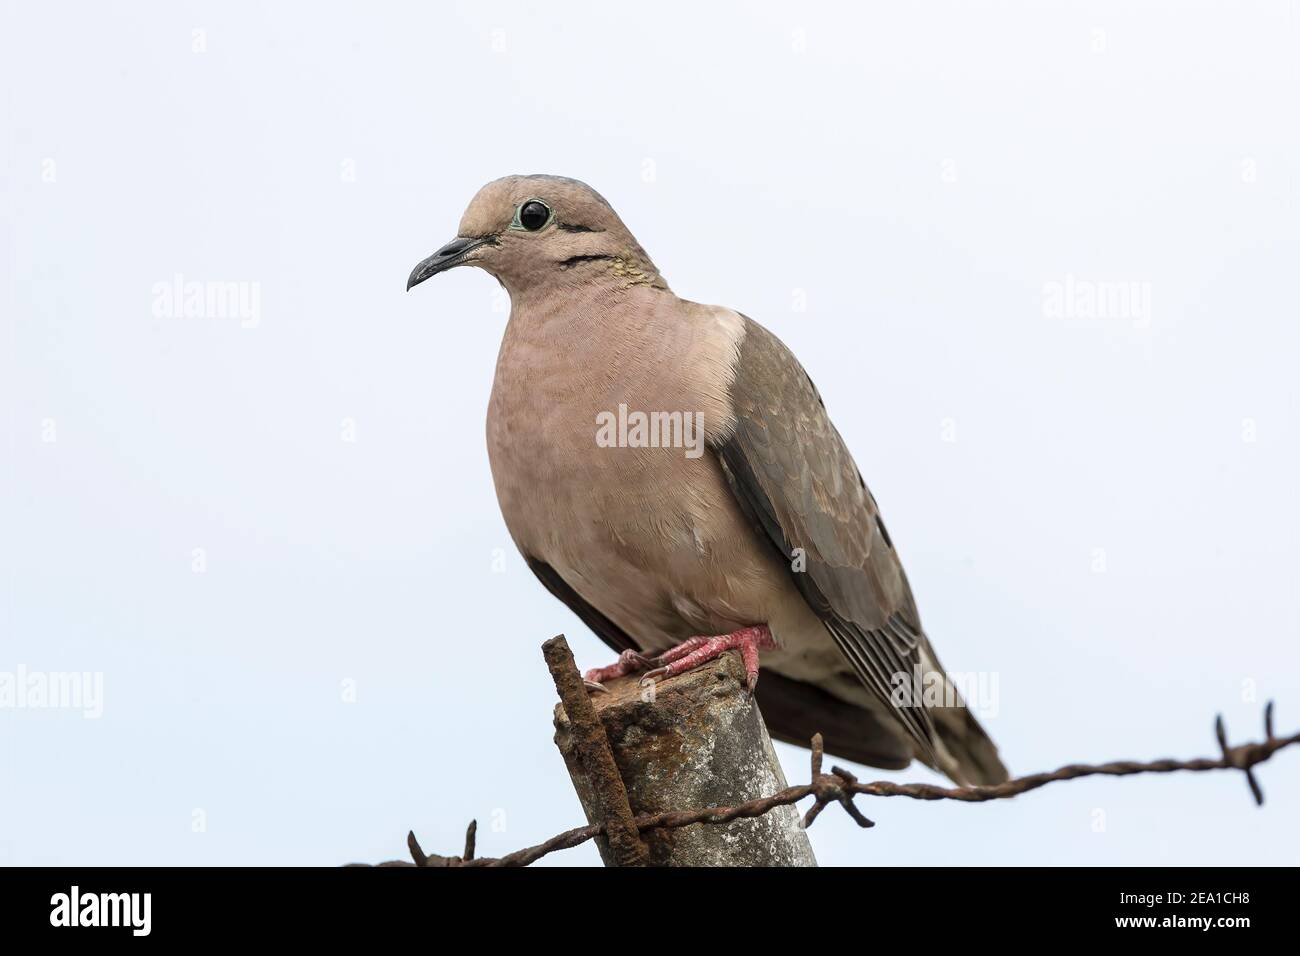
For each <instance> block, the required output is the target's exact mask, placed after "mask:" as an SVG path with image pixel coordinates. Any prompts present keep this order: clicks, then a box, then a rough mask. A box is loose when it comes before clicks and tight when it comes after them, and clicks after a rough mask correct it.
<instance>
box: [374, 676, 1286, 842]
mask: <svg viewBox="0 0 1300 956" xmlns="http://www.w3.org/2000/svg"><path fill="white" fill-rule="evenodd" d="M584 693H585V692H584ZM1214 732H1215V737H1216V739H1217V740H1218V744H1219V751H1220V755H1219V756H1218V757H1198V758H1195V759H1192V760H1173V759H1162V760H1151V761H1134V760H1116V761H1111V762H1109V763H1102V764H1067V765H1066V766H1064V767H1060V768H1058V769H1056V770H1053V771H1051V772H1050V773H1035V774H1029V775H1027V776H1024V777H1016V778H1015V779H1013V780H1008V781H1006V782H1005V783H999V784H993V785H991V786H975V787H940V786H934V785H932V784H926V783H891V782H889V781H876V782H873V783H862V782H860V781H859V780H858V779H857V777H855V776H854V775H853V774H851V773H849V772H848V771H847V770H844V769H843V768H841V767H836V766H832V767H831V769H830V772H829V773H825V772H823V770H822V764H823V762H824V760H823V758H824V751H823V745H822V736H821V734H817V735H816V736H814V737H813V739H812V743H811V748H812V758H811V777H810V781H809V782H808V783H805V784H800V785H799V786H794V787H786V788H785V789H784V790H781V791H778V792H777V793H774V794H772V795H771V796H769V797H761V798H759V799H756V800H750V801H747V802H745V803H740V804H737V805H736V806H732V807H705V808H702V809H697V810H676V811H671V812H667V813H655V814H642V815H640V816H637V817H634V818H633V819H632V821H631V822H632V823H633V824H634V825H635V827H636V831H637V832H638V833H641V834H644V833H647V832H648V831H651V830H657V829H664V828H677V827H688V826H695V825H697V824H704V825H717V824H724V823H730V822H731V821H733V820H740V819H747V818H750V817H759V816H762V815H763V814H765V813H768V812H769V811H771V810H774V809H776V808H777V807H784V806H789V805H791V804H795V803H798V802H799V801H800V800H803V799H805V798H807V797H812V798H813V805H812V806H811V807H809V808H808V811H807V813H805V814H804V817H803V825H804V827H809V826H811V825H812V823H813V821H815V820H816V819H817V817H818V816H819V815H820V814H821V812H822V810H824V809H825V808H826V807H828V806H830V805H831V804H832V803H838V804H839V805H840V806H841V807H842V808H843V809H844V811H845V812H846V813H847V814H848V815H849V816H850V817H852V818H853V820H854V822H855V823H857V824H858V826H860V827H871V826H874V825H875V824H874V823H873V822H872V821H871V820H869V819H868V818H867V817H866V816H865V815H863V813H862V812H861V811H860V810H859V809H858V807H857V806H856V805H855V804H854V802H853V798H854V797H857V796H868V797H908V798H911V799H913V800H957V801H961V802H964V803H984V802H986V801H989V800H1007V799H1010V798H1012V797H1018V796H1020V795H1021V794H1023V793H1028V792H1029V791H1031V790H1037V789H1039V788H1040V787H1045V786H1047V785H1048V784H1049V783H1057V782H1060V781H1065V780H1078V779H1080V778H1083V777H1099V776H1100V777H1129V776H1134V775H1136V774H1146V773H1175V772H1178V771H1184V770H1185V771H1190V772H1205V771H1211V770H1239V771H1241V772H1242V773H1244V774H1245V776H1246V782H1247V784H1248V786H1249V787H1250V792H1251V795H1252V796H1253V797H1254V799H1255V803H1256V804H1259V805H1262V804H1263V802H1264V792H1263V790H1262V789H1261V788H1260V785H1259V781H1258V780H1256V778H1255V774H1254V768H1255V767H1256V766H1258V765H1259V764H1261V763H1263V762H1264V761H1266V760H1268V759H1269V758H1271V757H1272V756H1273V755H1274V754H1275V753H1277V752H1278V751H1279V750H1282V749H1284V748H1286V747H1290V746H1293V745H1294V744H1297V743H1300V733H1295V734H1291V735H1290V736H1287V737H1278V736H1277V735H1276V734H1274V732H1273V702H1272V701H1269V703H1268V704H1267V706H1265V708H1264V739H1263V740H1262V741H1254V742H1250V743H1244V744H1238V745H1237V746H1235V747H1233V746H1229V744H1228V735H1227V730H1226V728H1225V727H1224V723H1223V717H1222V716H1221V715H1220V716H1218V717H1216V718H1215V722H1214ZM475 832H476V823H475V822H471V823H470V825H469V829H468V831H467V832H466V835H465V850H464V852H463V853H462V855H461V856H440V855H438V854H436V853H435V854H430V853H425V852H424V851H423V850H422V849H421V848H420V844H419V841H417V840H416V838H415V833H414V832H411V833H409V834H407V846H408V848H409V849H410V851H411V858H412V860H413V863H407V862H406V861H393V862H391V863H381V864H379V865H380V866H434V867H442V866H528V865H529V864H530V863H535V862H536V861H537V860H540V859H541V858H542V857H544V856H546V855H548V854H550V853H554V852H556V851H558V850H567V849H571V848H573V847H576V846H580V845H582V844H583V843H586V842H587V841H588V840H591V839H594V838H595V837H597V836H600V835H601V834H602V833H605V832H606V825H605V824H604V823H592V824H589V825H587V826H585V827H577V828H575V829H572V830H566V831H565V832H564V833H560V834H557V835H556V836H553V837H551V838H550V839H549V840H547V841H545V842H544V843H539V844H537V845H536V846H530V847H526V848H524V849H522V850H516V851H515V852H514V853H509V854H507V855H505V856H502V857H475V855H474V847H475Z"/></svg>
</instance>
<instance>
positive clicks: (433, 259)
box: [406, 236, 492, 292]
mask: <svg viewBox="0 0 1300 956" xmlns="http://www.w3.org/2000/svg"><path fill="white" fill-rule="evenodd" d="M491 241H492V237H491V236H484V237H483V238H481V239H470V238H467V237H465V236H457V237H456V238H455V239H453V240H452V241H451V242H449V243H447V244H446V245H445V246H443V247H442V248H441V249H439V250H438V251H437V252H435V253H434V254H433V255H431V256H429V258H427V259H425V260H424V261H423V262H421V263H420V264H419V265H417V266H416V267H415V268H414V269H412V270H411V277H410V278H409V279H407V280H406V291H407V292H410V291H411V289H413V288H414V287H415V286H417V285H419V284H420V283H421V282H423V281H424V280H425V279H427V278H429V277H430V276H436V275H437V274H438V273H439V272H446V271H447V270H448V269H451V268H453V267H454V266H458V265H460V264H461V263H462V262H464V261H465V257H466V256H467V255H469V254H470V253H471V252H472V251H474V250H475V249H477V248H478V247H479V246H481V245H484V244H485V243H488V242H491Z"/></svg>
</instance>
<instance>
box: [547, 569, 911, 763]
mask: <svg viewBox="0 0 1300 956" xmlns="http://www.w3.org/2000/svg"><path fill="white" fill-rule="evenodd" d="M525 560H526V561H527V562H528V567H529V568H531V569H532V572H533V573H534V574H535V575H537V579H538V580H539V581H541V582H542V584H543V585H545V586H546V590H548V591H550V592H551V594H553V595H554V596H555V597H557V598H559V599H560V600H561V601H563V602H564V603H565V604H566V605H568V607H569V610H571V611H572V612H573V613H574V614H576V615H577V616H578V618H579V619H580V620H581V621H582V622H583V623H584V624H586V625H587V626H588V627H589V628H591V629H592V631H594V632H595V633H596V636H597V637H599V638H600V639H601V640H602V641H604V642H605V643H606V644H608V645H609V646H610V647H612V648H613V649H614V650H616V651H625V650H629V649H631V650H638V649H639V648H637V646H636V642H635V641H633V640H632V638H631V637H629V636H628V635H627V633H626V632H625V631H624V630H623V629H622V628H620V627H619V626H618V625H617V624H615V623H614V622H613V621H611V620H610V619H609V618H607V617H606V616H605V615H604V614H602V613H601V612H600V611H598V610H597V609H596V608H595V607H593V606H592V605H591V604H590V603H588V602H587V601H586V600H585V599H584V598H583V597H582V595H580V594H579V593H578V592H577V591H575V590H574V589H573V588H572V587H571V586H570V585H569V583H568V582H566V581H565V580H564V578H563V577H561V576H560V573H559V572H558V571H556V570H555V569H554V568H553V567H551V566H550V565H549V564H547V563H546V562H545V561H540V560H538V559H537V558H533V557H528V556H525ZM755 693H756V695H757V697H758V707H759V710H760V711H761V712H762V714H763V719H764V721H765V723H766V724H767V729H768V733H770V734H771V735H772V736H773V737H774V738H776V739H777V740H784V741H785V742H786V743H791V744H798V745H800V746H802V747H806V746H808V742H809V741H810V740H811V739H812V736H813V734H815V733H820V734H821V735H822V740H823V742H824V744H825V747H826V750H827V751H828V752H829V753H833V754H836V755H838V756H840V757H843V758H845V759H846V760H854V761H857V762H858V763H862V764H867V765H869V766H872V767H884V768H886V769H889V770H901V769H902V768H903V767H906V766H907V765H908V763H910V762H911V759H912V753H911V750H910V749H909V748H908V747H907V746H906V743H905V741H904V740H903V738H901V737H900V736H899V735H898V734H897V733H895V732H894V731H893V730H892V729H891V728H889V727H886V726H884V725H883V724H881V722H880V719H879V718H878V717H876V715H875V714H873V713H872V712H871V711H869V710H863V709H860V708H857V707H853V706H850V705H849V704H846V703H844V702H843V701H840V700H837V699H836V698H834V697H832V696H831V695H830V694H828V693H826V692H825V691H824V690H822V689H821V688H819V687H816V686H814V685H812V684H807V683H804V682H803V681H797V680H792V679H791V678H789V677H785V676H783V675H781V674H778V673H776V672H775V671H770V670H769V671H766V672H764V674H763V679H762V680H761V681H759V682H758V689H757V690H756V691H755Z"/></svg>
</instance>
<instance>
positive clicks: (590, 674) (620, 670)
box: [582, 650, 656, 690]
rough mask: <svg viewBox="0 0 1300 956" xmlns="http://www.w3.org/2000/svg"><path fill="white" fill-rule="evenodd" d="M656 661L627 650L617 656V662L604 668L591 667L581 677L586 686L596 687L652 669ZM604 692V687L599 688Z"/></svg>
mask: <svg viewBox="0 0 1300 956" xmlns="http://www.w3.org/2000/svg"><path fill="white" fill-rule="evenodd" d="M655 663H656V661H653V660H651V659H650V658H648V657H646V656H645V655H644V654H641V653H639V652H637V651H632V650H627V651H624V652H623V653H622V654H620V655H618V660H617V661H615V662H614V663H613V664H610V665H608V666H606V667H593V668H592V669H591V670H589V671H587V673H585V674H583V675H582V679H583V680H585V681H586V682H587V683H588V685H590V684H595V685H597V686H598V687H599V686H600V685H601V684H604V683H605V681H607V680H613V679H614V678H616V677H626V676H627V675H628V674H635V673H636V672H637V671H643V670H646V669H647V668H650V667H653V666H654V665H655ZM600 689H601V690H604V689H605V688H604V687H600Z"/></svg>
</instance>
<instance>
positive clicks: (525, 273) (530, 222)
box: [406, 176, 667, 295]
mask: <svg viewBox="0 0 1300 956" xmlns="http://www.w3.org/2000/svg"><path fill="white" fill-rule="evenodd" d="M456 266H478V267H479V268H480V269H485V270H487V271H488V272H490V273H491V274H492V275H494V276H496V277H497V279H499V280H500V281H501V283H502V285H504V286H505V287H506V289H507V290H508V291H509V292H510V293H511V294H512V295H513V294H514V293H516V292H527V291H528V290H529V289H531V288H534V287H536V288H545V287H547V286H549V285H550V284H552V283H556V282H560V283H563V282H564V280H565V279H590V280H611V281H614V282H619V283H622V284H624V285H651V286H655V287H656V288H664V289H666V288H667V284H666V283H665V282H664V280H663V279H662V278H661V277H660V276H659V272H658V270H657V269H656V268H655V266H654V263H653V262H651V261H650V257H649V256H647V255H646V254H645V251H644V250H643V249H642V248H641V246H640V245H639V244H638V243H637V241H636V239H635V237H633V235H632V233H630V232H629V231H628V229H627V227H626V226H625V225H623V220H621V219H619V218H618V213H616V212H614V210H613V208H612V207H611V206H610V205H609V203H607V202H606V201H605V199H604V198H603V197H602V196H601V195H600V193H598V192H596V190H594V189H592V188H591V187H590V186H588V185H587V184H586V183H581V182H578V180H576V179H565V178H563V177H561V176H506V177H505V178H504V179H497V180H494V181H493V182H490V183H488V184H487V185H486V186H484V187H483V188H482V189H480V190H479V191H478V195H476V196H475V197H474V198H473V200H472V201H471V202H470V204H469V208H468V209H466V210H465V215H464V216H463V217H462V218H461V220H460V228H459V229H458V230H457V233H456V238H455V239H453V240H451V242H449V243H447V244H446V245H444V246H443V247H442V248H441V249H439V250H438V251H437V252H435V253H434V254H433V255H431V256H429V257H428V258H427V259H425V260H423V261H422V262H420V263H419V264H418V265H417V266H416V267H415V268H414V269H413V270H412V271H411V277H410V278H409V279H408V280H407V283H406V288H407V289H411V288H413V287H414V286H417V285H419V284H420V283H421V282H423V281H424V280H425V279H428V278H429V277H430V276H435V275H437V274H438V273H439V272H446V271H447V270H448V269H453V268H455V267H456Z"/></svg>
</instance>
